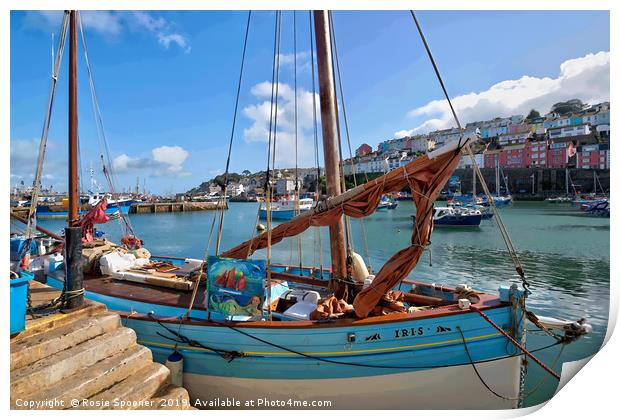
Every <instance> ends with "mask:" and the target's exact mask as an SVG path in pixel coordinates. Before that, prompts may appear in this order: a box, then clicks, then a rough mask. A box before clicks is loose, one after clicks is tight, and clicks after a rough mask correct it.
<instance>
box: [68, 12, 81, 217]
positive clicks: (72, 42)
mask: <svg viewBox="0 0 620 420" xmlns="http://www.w3.org/2000/svg"><path fill="white" fill-rule="evenodd" d="M76 20H77V19H76V14H75V10H72V11H71V12H70V16H69V226H76V225H77V223H78V201H79V192H78V169H77V168H78V151H77V147H78V143H77V142H78V139H77V138H78V135H77V133H78V121H77V48H78V46H77V28H76Z"/></svg>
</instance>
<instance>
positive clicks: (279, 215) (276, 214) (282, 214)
mask: <svg viewBox="0 0 620 420" xmlns="http://www.w3.org/2000/svg"><path fill="white" fill-rule="evenodd" d="M258 216H259V217H260V218H261V219H263V220H266V219H267V210H263V209H261V210H259V211H258ZM295 216H296V214H295V210H272V211H271V218H272V219H273V220H292V219H293V218H294V217H295Z"/></svg>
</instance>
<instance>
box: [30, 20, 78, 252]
mask: <svg viewBox="0 0 620 420" xmlns="http://www.w3.org/2000/svg"><path fill="white" fill-rule="evenodd" d="M68 28H69V12H68V11H65V14H64V16H63V20H62V25H61V28H60V36H59V37H58V48H57V52H58V53H57V54H56V61H55V62H54V67H53V69H52V75H51V80H50V90H49V95H48V98H47V108H46V111H45V118H44V121H43V131H42V133H41V141H40V143H39V155H38V158H37V168H36V172H35V176H34V180H33V181H32V194H31V199H30V208H29V209H28V217H27V224H26V238H28V239H30V238H31V236H32V232H33V228H34V226H36V211H37V204H38V202H39V192H40V190H41V176H42V174H43V162H44V161H45V150H46V148H47V137H48V134H49V128H50V124H51V121H52V109H53V107H54V98H55V96H56V86H57V85H58V75H59V72H60V64H61V63H62V56H63V52H64V50H65V40H66V38H67V31H68ZM28 245H30V244H28ZM27 249H30V246H28V247H27Z"/></svg>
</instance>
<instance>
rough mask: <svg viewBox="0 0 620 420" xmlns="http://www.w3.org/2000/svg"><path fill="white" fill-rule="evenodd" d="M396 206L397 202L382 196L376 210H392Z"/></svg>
mask: <svg viewBox="0 0 620 420" xmlns="http://www.w3.org/2000/svg"><path fill="white" fill-rule="evenodd" d="M396 206H398V201H396V200H394V199H393V198H392V197H390V196H388V195H384V196H383V197H381V202H380V203H379V207H377V210H394V209H395V208H396Z"/></svg>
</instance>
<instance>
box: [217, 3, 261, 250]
mask: <svg viewBox="0 0 620 420" xmlns="http://www.w3.org/2000/svg"><path fill="white" fill-rule="evenodd" d="M251 18H252V11H251V10H249V11H248V20H247V23H246V25H245V37H244V39H243V53H242V54H241V69H240V70H239V80H238V81H237V95H236V98H235V111H234V112H233V121H232V128H231V130H230V141H229V142H228V156H227V157H226V170H225V171H224V194H223V196H222V198H221V200H222V204H221V206H220V221H219V226H218V230H217V238H216V241H215V255H219V253H220V243H221V240H222V230H223V228H224V213H225V207H226V196H227V195H228V176H229V170H230V156H231V153H232V145H233V140H234V138H235V127H236V124H237V111H238V109H239V97H240V94H241V82H242V80H243V68H244V66H245V53H246V51H247V46H248V34H249V33H250V20H251Z"/></svg>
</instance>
